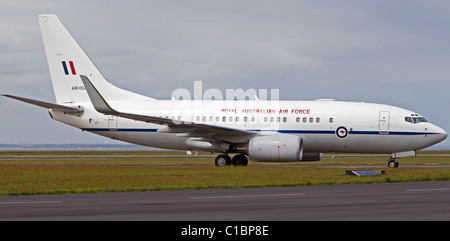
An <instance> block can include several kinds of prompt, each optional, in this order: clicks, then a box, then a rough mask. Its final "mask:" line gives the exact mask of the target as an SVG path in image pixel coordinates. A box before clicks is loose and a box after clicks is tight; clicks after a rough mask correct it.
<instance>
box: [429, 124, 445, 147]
mask: <svg viewBox="0 0 450 241" xmlns="http://www.w3.org/2000/svg"><path fill="white" fill-rule="evenodd" d="M431 132H432V133H435V135H436V137H437V138H436V141H437V142H436V143H438V142H441V141H443V140H445V139H446V138H447V132H446V131H445V130H444V129H442V128H440V127H439V126H436V125H433V129H432V130H431Z"/></svg>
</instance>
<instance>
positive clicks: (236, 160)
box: [231, 155, 248, 166]
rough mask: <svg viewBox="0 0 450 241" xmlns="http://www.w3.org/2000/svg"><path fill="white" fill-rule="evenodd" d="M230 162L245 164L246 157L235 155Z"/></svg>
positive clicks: (238, 164)
mask: <svg viewBox="0 0 450 241" xmlns="http://www.w3.org/2000/svg"><path fill="white" fill-rule="evenodd" d="M231 162H232V163H233V166H247V164H248V159H247V157H246V156H244V155H236V156H234V157H233V160H232V161H231Z"/></svg>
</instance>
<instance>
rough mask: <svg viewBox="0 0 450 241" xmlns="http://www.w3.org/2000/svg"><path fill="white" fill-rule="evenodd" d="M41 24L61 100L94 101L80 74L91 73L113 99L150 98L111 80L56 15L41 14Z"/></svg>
mask: <svg viewBox="0 0 450 241" xmlns="http://www.w3.org/2000/svg"><path fill="white" fill-rule="evenodd" d="M39 25H40V27H41V33H42V39H43V41H44V48H45V54H46V56H47V61H48V66H49V70H50V76H51V79H52V84H53V89H54V92H55V97H56V102H57V103H59V104H67V103H80V102H88V103H89V102H90V99H89V96H88V94H87V92H86V90H85V88H84V85H83V82H82V81H81V78H80V75H85V76H88V77H89V79H90V80H91V81H92V82H93V84H95V86H97V87H98V88H99V89H100V90H101V91H102V93H105V96H106V97H107V98H109V99H110V100H133V99H144V98H148V97H145V96H141V95H138V94H135V93H132V92H129V91H126V90H122V89H119V88H117V87H115V86H113V85H112V84H111V83H109V82H108V81H107V80H106V79H105V78H104V77H103V75H102V74H101V73H100V71H99V70H98V69H97V67H96V66H95V65H94V63H92V61H91V60H90V59H89V57H88V56H87V55H86V53H85V52H84V51H83V49H82V48H81V47H80V46H79V45H78V43H77V42H76V41H75V39H74V38H73V37H72V35H71V34H70V33H69V31H67V29H66V28H65V27H64V25H63V24H62V23H61V21H60V20H59V19H58V17H57V16H56V15H53V14H42V15H39ZM148 99H151V98H148Z"/></svg>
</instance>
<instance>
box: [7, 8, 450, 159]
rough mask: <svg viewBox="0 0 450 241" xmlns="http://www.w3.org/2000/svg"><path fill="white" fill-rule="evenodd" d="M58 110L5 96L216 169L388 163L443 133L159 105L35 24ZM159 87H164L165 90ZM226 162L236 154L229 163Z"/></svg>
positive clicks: (340, 108) (280, 108)
mask: <svg viewBox="0 0 450 241" xmlns="http://www.w3.org/2000/svg"><path fill="white" fill-rule="evenodd" d="M38 19H39V24H40V28H41V33H42V38H43V41H44V47H45V53H46V56H47V61H48V66H49V69H50V76H51V79H52V84H53V89H54V92H55V97H56V104H54V103H49V102H44V101H38V100H33V99H28V98H23V97H18V96H14V95H7V94H5V95H4V96H6V97H10V98H13V99H16V100H20V101H23V102H27V103H30V104H33V105H37V106H40V107H44V108H47V109H48V110H49V113H50V116H51V118H53V119H54V120H57V121H60V122H62V123H65V124H68V125H71V126H74V127H76V128H80V129H81V130H83V131H89V132H92V133H95V134H98V135H102V136H105V137H109V138H112V139H117V140H121V141H125V142H130V143H135V144H139V145H144V146H151V147H158V148H166V149H177V150H190V151H207V152H212V153H220V155H218V156H217V157H216V158H215V164H216V165H217V166H225V165H231V164H233V165H244V166H245V165H247V163H248V159H247V158H250V159H251V160H253V161H267V162H284V161H287V162H296V161H319V160H321V158H322V153H324V152H332V153H339V152H345V153H389V154H392V158H391V159H390V160H389V162H388V166H389V167H398V161H397V158H399V157H406V156H414V155H415V153H416V150H420V149H422V148H425V147H428V146H431V145H434V144H436V143H438V142H440V141H442V140H444V139H445V138H446V137H447V133H446V132H445V131H444V130H443V129H441V128H439V127H438V126H436V125H433V124H431V123H429V122H428V121H427V120H426V119H425V118H424V117H423V116H421V115H419V114H417V113H416V112H414V111H410V110H406V109H402V108H399V107H394V106H390V105H385V104H371V103H360V102H342V101H334V100H316V101H278V100H258V99H256V100H208V101H202V100H156V99H153V98H150V97H146V96H142V95H139V94H136V93H132V92H129V91H126V90H123V89H120V88H118V87H116V86H114V85H112V84H111V83H110V82H108V81H107V80H106V79H105V78H104V77H103V75H102V74H101V73H100V71H99V70H98V69H97V68H96V66H95V65H94V64H93V63H92V61H91V60H90V59H89V57H88V56H87V55H86V54H85V52H84V51H83V50H82V49H81V47H80V46H79V45H78V43H77V42H76V41H75V40H74V38H73V37H72V35H71V34H70V33H69V32H68V31H67V29H66V28H65V27H64V25H63V24H62V23H61V22H60V20H59V19H58V17H57V16H55V15H51V14H45V15H39V17H38ZM161 83H163V82H161ZM230 153H237V155H234V157H233V158H231V157H230V156H229V154H230Z"/></svg>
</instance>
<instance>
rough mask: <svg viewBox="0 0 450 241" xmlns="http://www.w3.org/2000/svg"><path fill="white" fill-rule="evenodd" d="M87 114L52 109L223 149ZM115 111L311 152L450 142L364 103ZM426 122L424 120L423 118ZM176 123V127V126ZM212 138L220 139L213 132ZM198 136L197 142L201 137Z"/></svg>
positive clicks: (139, 105)
mask: <svg viewBox="0 0 450 241" xmlns="http://www.w3.org/2000/svg"><path fill="white" fill-rule="evenodd" d="M81 104H82V105H83V106H84V112H83V113H82V114H78V115H75V114H65V113H63V112H59V111H51V113H52V116H53V118H54V119H56V120H58V121H61V122H63V123H66V124H69V125H72V126H75V127H77V128H80V129H82V130H85V131H90V132H93V133H96V134H99V135H102V136H106V137H109V138H113V139H118V140H121V141H125V142H130V143H135V144H139V145H145V146H151V147H158V148H167V149H178V150H203V151H211V152H221V151H222V150H221V149H220V148H219V147H216V146H205V147H203V146H202V145H198V144H196V143H199V142H195V143H194V145H193V142H192V141H190V139H191V137H190V136H189V132H191V131H193V130H192V129H189V130H186V131H183V129H176V130H175V131H174V130H171V129H170V128H168V127H167V125H157V124H151V123H145V122H142V121H135V120H130V119H126V118H120V117H116V116H112V115H104V114H101V113H98V112H97V111H96V110H95V109H94V108H93V107H92V104H91V103H81ZM111 105H113V106H114V107H115V108H116V110H119V111H120V110H121V109H127V111H129V112H133V113H139V114H143V115H148V116H156V117H162V118H166V119H172V120H177V121H179V122H192V123H198V124H205V125H211V126H223V127H227V128H233V129H239V130H246V131H249V132H254V133H257V135H273V134H276V133H284V134H291V135H297V136H301V137H302V138H303V140H304V142H303V143H304V146H303V148H304V150H303V151H304V152H306V153H308V152H310V153H316V152H357V153H396V152H405V151H412V150H419V149H422V148H425V147H428V146H431V145H433V144H435V143H438V142H440V141H442V140H443V139H445V138H446V136H447V134H446V133H445V131H444V130H442V129H441V128H439V127H437V126H435V125H433V124H431V123H429V122H424V121H422V122H420V121H418V123H412V122H408V121H406V120H405V118H406V117H411V118H419V117H420V116H418V115H417V114H416V113H414V112H413V111H410V110H406V109H402V108H398V107H394V106H389V105H383V104H371V103H362V102H343V101H330V100H326V101H325V100H318V101H178V100H153V101H134V102H123V101H122V102H117V103H114V102H111ZM422 119H423V118H422ZM177 121H174V125H176V124H177ZM205 137H207V138H208V140H211V139H214V138H216V137H219V135H208V133H205ZM197 138H198V137H197ZM248 138H249V136H246V135H229V136H227V135H226V134H220V138H218V139H220V140H222V141H224V140H225V141H229V142H230V143H244V142H246V141H248Z"/></svg>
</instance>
